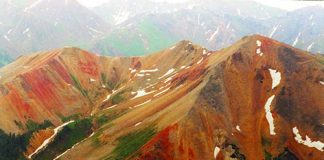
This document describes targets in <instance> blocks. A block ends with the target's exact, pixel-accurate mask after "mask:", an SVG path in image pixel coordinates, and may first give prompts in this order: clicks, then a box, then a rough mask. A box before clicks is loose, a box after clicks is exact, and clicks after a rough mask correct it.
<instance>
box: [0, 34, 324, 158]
mask: <svg viewBox="0 0 324 160" xmlns="http://www.w3.org/2000/svg"><path fill="white" fill-rule="evenodd" d="M0 74H1V76H2V77H1V79H0V84H1V86H0V106H2V107H1V109H0V113H1V115H2V117H1V119H0V128H1V131H0V148H1V149H0V157H1V158H0V159H6V160H10V159H25V158H31V159H35V160H38V159H39V160H46V159H62V160H64V159H92V160H96V159H108V160H121V159H142V160H153V159H163V160H164V159H165V160H169V159H179V160H180V159H181V160H182V159H217V160H220V159H239V160H243V159H266V160H271V159H279V160H287V159H289V160H297V159H305V160H306V159H307V160H319V159H321V157H323V151H324V143H323V142H324V134H323V132H324V127H323V121H324V119H323V117H324V112H323V111H324V110H323V107H324V106H323V104H324V95H323V94H320V93H323V92H324V57H323V56H322V55H313V54H311V53H309V52H306V51H302V50H300V49H297V48H294V47H292V46H289V45H287V44H284V43H281V42H278V41H275V40H273V39H269V38H267V37H264V36H260V35H253V36H247V37H244V38H242V39H241V40H239V41H237V42H235V43H234V44H233V45H231V46H230V47H227V48H224V49H222V50H218V51H211V50H208V49H206V48H203V47H201V46H199V45H196V44H194V43H192V42H190V41H181V42H178V43H176V44H175V45H173V46H171V47H169V48H167V49H164V50H162V51H160V52H157V53H154V54H150V55H147V56H141V57H136V56H135V57H107V56H100V55H97V54H94V53H91V52H88V51H85V50H82V49H79V48H74V47H66V48H62V49H55V50H50V51H45V52H37V53H34V54H30V55H26V56H21V57H19V58H18V59H16V60H15V61H14V62H12V63H11V64H9V65H7V66H5V67H2V68H0Z"/></svg>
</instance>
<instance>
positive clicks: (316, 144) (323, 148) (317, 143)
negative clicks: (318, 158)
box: [293, 127, 324, 152]
mask: <svg viewBox="0 0 324 160" xmlns="http://www.w3.org/2000/svg"><path fill="white" fill-rule="evenodd" d="M293 133H294V135H295V140H296V141H297V142H298V143H300V144H304V145H306V146H308V147H313V148H316V149H317V150H319V151H321V152H323V151H324V143H322V142H321V141H312V140H311V139H310V138H309V137H308V136H307V135H306V140H303V137H302V136H301V135H300V134H299V130H298V129H297V127H294V128H293Z"/></svg>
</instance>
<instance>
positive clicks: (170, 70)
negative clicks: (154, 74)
mask: <svg viewBox="0 0 324 160" xmlns="http://www.w3.org/2000/svg"><path fill="white" fill-rule="evenodd" d="M174 71H175V69H174V68H171V69H169V70H168V71H167V72H166V73H165V74H164V75H163V76H161V77H159V78H158V79H162V78H164V77H166V76H168V75H170V74H172V73H173V72H174Z"/></svg>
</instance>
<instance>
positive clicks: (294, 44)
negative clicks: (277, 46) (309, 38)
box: [292, 32, 301, 47]
mask: <svg viewBox="0 0 324 160" xmlns="http://www.w3.org/2000/svg"><path fill="white" fill-rule="evenodd" d="M300 36H301V32H299V33H298V36H297V37H296V39H295V41H294V43H293V45H292V46H294V47H295V46H296V44H297V43H298V41H299V37H300Z"/></svg>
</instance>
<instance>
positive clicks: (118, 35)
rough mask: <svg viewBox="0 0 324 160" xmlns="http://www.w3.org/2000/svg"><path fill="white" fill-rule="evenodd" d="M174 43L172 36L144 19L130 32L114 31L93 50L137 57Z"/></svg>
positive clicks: (126, 30) (147, 19) (152, 22)
mask: <svg viewBox="0 0 324 160" xmlns="http://www.w3.org/2000/svg"><path fill="white" fill-rule="evenodd" d="M125 37H127V38H126V39H125ZM176 42H177V38H175V36H174V35H172V34H170V33H168V32H165V31H162V30H161V28H160V26H159V24H157V22H154V20H152V19H150V18H146V19H143V20H142V21H140V22H139V23H138V24H137V25H136V26H134V29H132V30H131V31H130V30H129V29H128V28H121V29H119V30H116V31H114V32H113V33H111V34H110V35H108V36H107V37H106V38H105V39H103V40H101V41H100V42H99V43H97V44H96V46H95V47H94V48H96V49H98V50H100V51H101V53H103V54H110V55H111V54H115V55H120V54H122V55H125V56H139V55H145V54H147V53H152V52H157V51H160V50H162V49H165V48H167V47H169V46H171V45H172V44H174V43H176Z"/></svg>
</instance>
